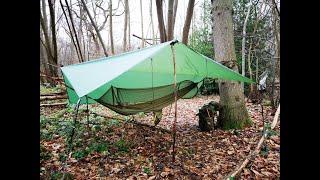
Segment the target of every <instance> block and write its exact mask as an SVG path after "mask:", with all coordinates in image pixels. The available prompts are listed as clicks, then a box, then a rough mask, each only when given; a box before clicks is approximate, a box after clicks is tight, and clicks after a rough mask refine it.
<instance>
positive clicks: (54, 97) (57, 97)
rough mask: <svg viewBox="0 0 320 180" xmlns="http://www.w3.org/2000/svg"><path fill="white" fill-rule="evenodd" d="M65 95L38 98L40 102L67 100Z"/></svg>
mask: <svg viewBox="0 0 320 180" xmlns="http://www.w3.org/2000/svg"><path fill="white" fill-rule="evenodd" d="M67 98H68V97H67V95H56V96H43V97H41V96H40V101H46V100H57V99H67Z"/></svg>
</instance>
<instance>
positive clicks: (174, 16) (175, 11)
mask: <svg viewBox="0 0 320 180" xmlns="http://www.w3.org/2000/svg"><path fill="white" fill-rule="evenodd" d="M177 8H178V0H174V7H173V22H172V24H173V25H172V33H173V34H174V26H175V24H176V17H177Z"/></svg>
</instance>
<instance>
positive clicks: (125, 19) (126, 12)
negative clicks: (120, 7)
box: [122, 0, 129, 52]
mask: <svg viewBox="0 0 320 180" xmlns="http://www.w3.org/2000/svg"><path fill="white" fill-rule="evenodd" d="M128 8H129V7H128V0H124V30H123V47H122V49H123V52H126V51H127V28H128Z"/></svg>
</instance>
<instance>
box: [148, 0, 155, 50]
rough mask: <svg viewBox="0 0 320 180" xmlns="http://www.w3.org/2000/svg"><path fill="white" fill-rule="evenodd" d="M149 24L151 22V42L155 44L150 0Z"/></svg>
mask: <svg viewBox="0 0 320 180" xmlns="http://www.w3.org/2000/svg"><path fill="white" fill-rule="evenodd" d="M149 12H150V24H151V31H152V44H156V40H155V34H154V27H153V26H154V25H153V16H152V14H153V13H152V1H150V9H149Z"/></svg>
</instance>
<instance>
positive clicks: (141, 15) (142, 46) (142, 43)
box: [140, 0, 144, 48]
mask: <svg viewBox="0 0 320 180" xmlns="http://www.w3.org/2000/svg"><path fill="white" fill-rule="evenodd" d="M140 17H141V38H142V41H141V48H144V35H143V13H142V0H140Z"/></svg>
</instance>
